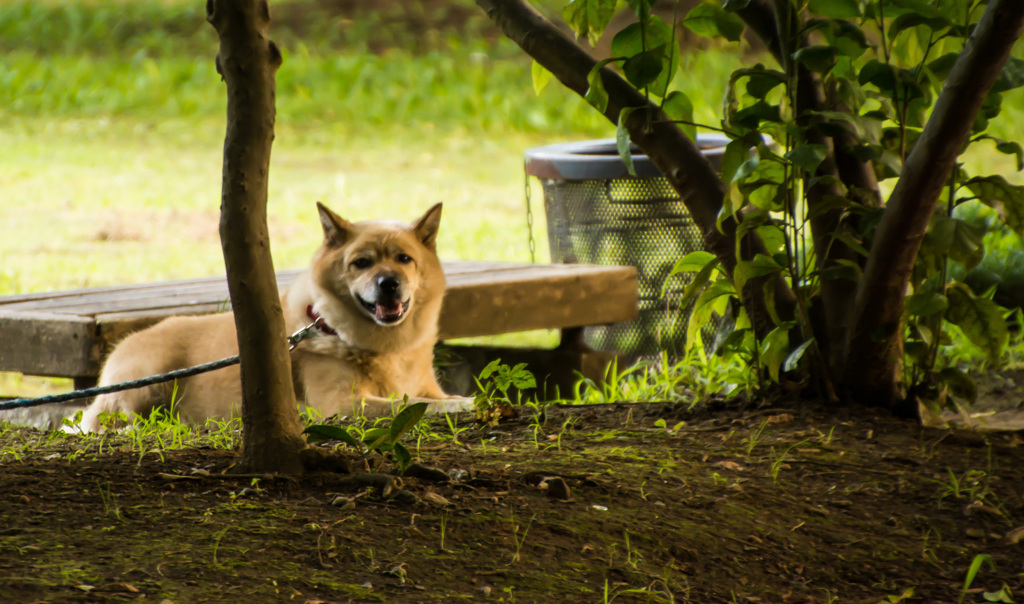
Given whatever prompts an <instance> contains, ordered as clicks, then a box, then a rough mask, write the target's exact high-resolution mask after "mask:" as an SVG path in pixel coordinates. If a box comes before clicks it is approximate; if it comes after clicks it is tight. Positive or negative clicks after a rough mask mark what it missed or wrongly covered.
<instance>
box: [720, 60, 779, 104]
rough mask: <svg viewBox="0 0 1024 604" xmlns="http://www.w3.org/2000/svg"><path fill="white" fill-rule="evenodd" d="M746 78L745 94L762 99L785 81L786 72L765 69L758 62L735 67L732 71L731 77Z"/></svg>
mask: <svg viewBox="0 0 1024 604" xmlns="http://www.w3.org/2000/svg"><path fill="white" fill-rule="evenodd" d="M740 78H746V79H747V94H749V95H750V96H752V97H754V98H756V99H762V100H763V99H764V98H765V97H766V96H768V93H769V92H771V91H772V90H773V89H774V88H776V87H777V86H779V85H782V84H785V83H786V74H785V73H783V72H781V71H778V70H775V69H765V67H764V65H761V64H760V63H758V64H757V65H755V66H753V67H748V68H743V69H737V70H736V71H734V72H732V79H733V80H734V81H735V80H738V79H740Z"/></svg>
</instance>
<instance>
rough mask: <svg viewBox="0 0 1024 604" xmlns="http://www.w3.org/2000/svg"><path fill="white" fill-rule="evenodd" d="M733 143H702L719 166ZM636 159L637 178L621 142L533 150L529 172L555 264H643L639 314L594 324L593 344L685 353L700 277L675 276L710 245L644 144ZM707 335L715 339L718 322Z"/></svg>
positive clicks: (587, 337) (587, 335)
mask: <svg viewBox="0 0 1024 604" xmlns="http://www.w3.org/2000/svg"><path fill="white" fill-rule="evenodd" d="M728 142H729V139H728V138H726V137H724V136H701V137H698V140H697V143H698V146H699V147H700V148H701V150H702V152H703V153H704V156H705V157H706V158H708V160H709V161H710V162H711V163H712V165H713V166H714V167H715V168H716V169H718V168H719V167H720V165H721V158H722V153H723V152H724V150H725V145H726V144H727V143H728ZM633 164H634V167H635V171H636V173H637V176H636V177H633V176H630V175H629V173H628V171H627V170H626V166H625V164H623V163H622V160H621V159H620V158H619V155H618V151H617V150H616V146H615V140H614V139H606V140H596V141H586V142H580V143H566V144H560V145H550V146H546V147H538V148H536V149H531V150H529V151H527V152H526V173H527V174H528V175H531V176H536V177H537V178H539V179H540V181H541V185H542V187H543V191H544V208H545V214H546V217H547V225H548V241H549V247H550V250H551V261H552V262H565V263H582V264H618V265H631V266H635V267H636V268H637V279H638V286H639V295H640V299H639V310H640V313H639V316H638V318H637V319H635V320H634V321H630V322H626V323H618V324H615V325H608V326H599V327H588V328H587V329H586V330H585V331H584V341H585V342H586V344H587V345H588V346H590V347H591V348H594V349H595V350H613V351H617V352H621V353H625V354H631V355H651V354H657V353H659V352H660V351H662V350H664V351H667V352H668V353H669V354H673V355H675V354H680V353H682V351H683V349H684V347H685V344H686V327H687V321H688V319H689V309H681V308H680V307H679V302H680V299H681V295H682V291H683V289H684V288H685V287H686V284H687V283H688V282H689V281H690V279H691V278H692V277H691V276H690V275H676V276H673V277H672V278H671V279H669V278H668V275H669V273H670V272H671V270H672V267H673V266H675V263H676V261H678V260H679V259H680V258H682V257H683V256H685V255H686V254H688V253H690V252H694V251H697V250H702V249H704V239H703V236H702V234H701V232H700V229H699V228H698V227H697V225H696V224H695V223H694V222H693V219H692V218H691V217H690V213H689V211H688V210H687V209H686V206H685V204H684V203H683V201H682V199H680V197H679V195H678V194H677V193H676V191H675V189H673V188H672V186H671V185H670V184H669V183H668V180H667V179H665V178H664V177H663V176H661V174H660V172H658V169H657V168H655V167H654V165H653V164H652V163H651V161H650V160H649V159H648V158H647V156H645V155H642V154H641V152H640V151H639V149H636V148H634V151H633ZM704 332H705V333H704V334H703V336H704V339H705V340H706V342H705V344H709V343H710V339H711V338H712V337H713V334H714V326H709V329H705V330H704Z"/></svg>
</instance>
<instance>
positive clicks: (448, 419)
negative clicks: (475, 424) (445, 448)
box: [444, 413, 469, 445]
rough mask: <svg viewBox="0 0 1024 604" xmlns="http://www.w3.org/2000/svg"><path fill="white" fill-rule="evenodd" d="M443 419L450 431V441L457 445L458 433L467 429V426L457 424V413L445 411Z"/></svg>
mask: <svg viewBox="0 0 1024 604" xmlns="http://www.w3.org/2000/svg"><path fill="white" fill-rule="evenodd" d="M444 421H445V423H446V424H448V430H449V431H451V433H452V442H453V443H455V444H457V445H459V444H462V443H460V442H459V435H460V434H462V433H463V432H465V431H466V430H469V426H459V416H458V414H457V413H445V414H444Z"/></svg>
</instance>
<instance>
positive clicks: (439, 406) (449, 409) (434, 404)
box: [430, 396, 476, 413]
mask: <svg viewBox="0 0 1024 604" xmlns="http://www.w3.org/2000/svg"><path fill="white" fill-rule="evenodd" d="M475 400H476V399H474V398H473V397H471V396H449V397H448V398H445V399H441V400H434V401H431V402H430V411H431V412H432V413H461V412H463V411H472V410H473V409H474V408H475V407H474V405H473V403H474V401H475Z"/></svg>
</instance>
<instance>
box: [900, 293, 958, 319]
mask: <svg viewBox="0 0 1024 604" xmlns="http://www.w3.org/2000/svg"><path fill="white" fill-rule="evenodd" d="M947 308H949V300H947V299H946V296H943V295H942V294H940V293H938V292H920V293H916V294H914V295H912V296H910V297H908V298H907V314H908V315H913V316H918V317H930V316H932V315H934V314H936V313H940V312H946V309H947Z"/></svg>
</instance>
